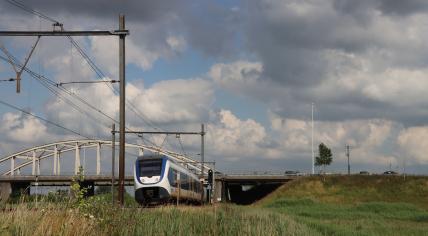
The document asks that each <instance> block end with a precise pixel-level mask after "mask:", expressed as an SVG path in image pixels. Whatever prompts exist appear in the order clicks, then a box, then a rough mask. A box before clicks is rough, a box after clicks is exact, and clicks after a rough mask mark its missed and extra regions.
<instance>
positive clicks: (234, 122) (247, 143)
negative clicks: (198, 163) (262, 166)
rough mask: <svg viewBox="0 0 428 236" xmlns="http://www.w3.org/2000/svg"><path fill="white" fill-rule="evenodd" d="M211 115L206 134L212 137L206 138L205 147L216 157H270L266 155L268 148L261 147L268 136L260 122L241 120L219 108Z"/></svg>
mask: <svg viewBox="0 0 428 236" xmlns="http://www.w3.org/2000/svg"><path fill="white" fill-rule="evenodd" d="M212 116H213V117H212V118H211V122H210V124H209V125H208V135H209V136H210V137H212V138H210V139H208V144H207V147H209V149H210V150H211V152H212V153H215V155H216V156H217V157H220V158H222V159H230V158H234V159H240V160H242V159H245V157H254V156H259V157H260V158H261V159H263V158H266V157H267V158H269V157H270V156H267V155H266V152H267V151H268V149H269V148H264V147H263V146H264V145H265V143H266V142H267V139H268V136H267V133H266V130H265V128H264V127H263V126H262V125H261V124H260V123H258V122H256V121H254V120H252V119H247V120H241V119H239V118H238V117H236V116H235V115H234V114H233V113H232V112H231V111H229V110H220V111H218V112H215V113H213V114H212ZM274 154H276V153H274Z"/></svg>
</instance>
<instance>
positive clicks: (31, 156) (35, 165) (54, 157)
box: [0, 139, 211, 176]
mask: <svg viewBox="0 0 428 236" xmlns="http://www.w3.org/2000/svg"><path fill="white" fill-rule="evenodd" d="M106 146H107V147H110V148H111V147H112V141H108V140H92V139H82V140H67V141H59V142H54V143H49V144H44V145H40V146H36V147H32V148H28V149H25V150H22V151H19V152H16V153H13V154H11V155H8V156H6V157H3V158H1V159H0V167H1V168H2V169H3V173H1V172H0V175H2V176H7V175H8V176H14V175H19V174H20V172H21V169H23V168H28V167H29V166H31V173H32V175H41V171H40V163H41V162H42V161H49V160H50V161H52V162H53V164H52V174H53V175H61V159H62V158H65V157H66V156H65V155H63V154H64V153H73V152H74V174H78V172H79V168H80V167H81V156H80V151H81V150H86V149H89V148H95V150H96V174H97V175H100V174H101V159H102V158H101V148H102V147H106ZM115 146H119V142H116V143H115ZM125 147H126V148H127V149H129V148H133V149H137V150H139V152H140V153H143V152H144V151H146V150H147V151H150V152H153V153H159V154H162V155H165V156H168V157H169V158H171V159H173V160H175V161H177V162H178V163H181V164H182V165H185V166H187V167H188V168H189V169H192V170H194V171H195V172H196V173H200V171H201V167H202V164H201V163H200V162H199V161H195V160H194V159H192V158H190V157H189V156H185V155H183V154H179V153H176V152H173V151H168V150H165V149H161V148H159V147H156V146H149V145H142V144H132V143H125ZM127 155H128V154H126V155H125V156H127ZM67 157H68V158H69V156H67ZM17 159H20V160H21V161H20V162H19V163H18V162H17ZM8 165H9V167H8ZM209 168H211V167H209V166H208V165H206V164H204V175H205V174H207V171H208V169H209Z"/></svg>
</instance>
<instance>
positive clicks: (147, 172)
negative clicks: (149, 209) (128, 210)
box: [135, 157, 169, 205]
mask: <svg viewBox="0 0 428 236" xmlns="http://www.w3.org/2000/svg"><path fill="white" fill-rule="evenodd" d="M166 164H167V159H166V158H161V157H156V158H141V159H140V158H139V159H138V160H137V161H136V163H135V200H136V201H137V202H138V203H139V204H142V205H148V204H160V203H164V202H167V201H168V200H169V193H168V190H167V189H166V188H167V187H168V183H167V179H166V178H165V177H164V176H165V169H166V168H165V166H166Z"/></svg>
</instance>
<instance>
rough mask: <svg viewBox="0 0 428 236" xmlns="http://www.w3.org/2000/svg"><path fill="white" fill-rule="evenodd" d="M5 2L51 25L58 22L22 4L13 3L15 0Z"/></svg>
mask: <svg viewBox="0 0 428 236" xmlns="http://www.w3.org/2000/svg"><path fill="white" fill-rule="evenodd" d="M6 2H8V3H10V4H12V5H14V6H16V7H18V8H21V9H22V10H24V11H26V12H29V13H31V14H34V15H36V16H38V17H41V18H43V19H45V20H47V21H50V22H52V23H58V21H56V20H54V19H52V18H50V17H49V16H47V15H45V14H43V13H41V12H39V11H36V10H33V9H31V8H30V7H27V6H25V5H24V4H22V3H20V2H18V1H15V0H6Z"/></svg>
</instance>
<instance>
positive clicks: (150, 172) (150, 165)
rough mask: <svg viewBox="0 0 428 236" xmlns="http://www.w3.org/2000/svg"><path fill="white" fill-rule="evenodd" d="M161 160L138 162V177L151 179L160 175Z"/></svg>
mask: <svg viewBox="0 0 428 236" xmlns="http://www.w3.org/2000/svg"><path fill="white" fill-rule="evenodd" d="M161 171H162V159H154V160H153V159H152V160H141V161H140V176H141V177H152V176H159V175H161Z"/></svg>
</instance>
